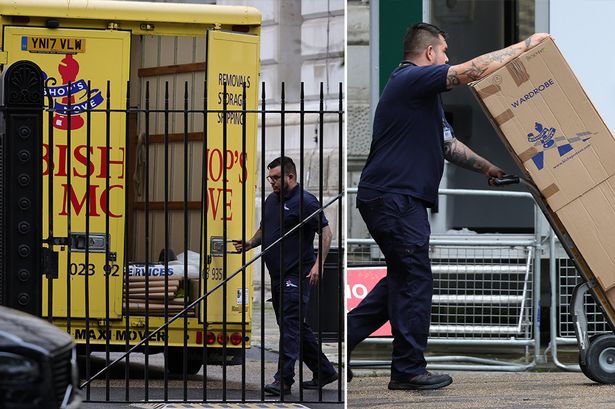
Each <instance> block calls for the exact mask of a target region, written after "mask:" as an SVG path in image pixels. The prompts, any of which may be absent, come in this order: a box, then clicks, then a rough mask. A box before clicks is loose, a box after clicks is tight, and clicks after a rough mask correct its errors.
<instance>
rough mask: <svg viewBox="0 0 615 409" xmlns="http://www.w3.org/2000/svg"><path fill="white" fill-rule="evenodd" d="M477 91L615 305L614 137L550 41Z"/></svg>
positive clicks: (483, 82) (476, 84)
mask: <svg viewBox="0 0 615 409" xmlns="http://www.w3.org/2000/svg"><path fill="white" fill-rule="evenodd" d="M470 85H471V88H472V89H473V91H474V92H475V95H476V96H477V98H478V99H479V101H480V103H481V105H482V107H483V109H484V110H485V112H486V113H487V115H488V117H489V118H490V120H491V122H492V124H493V125H494V127H495V128H496V129H497V130H498V134H499V135H500V137H501V138H502V140H503V141H504V143H505V145H506V146H507V148H508V150H509V151H510V152H511V153H512V154H513V157H514V158H515V160H516V162H517V164H518V165H519V167H520V168H521V169H522V170H523V171H524V172H525V175H524V176H525V177H528V178H530V179H531V180H532V181H533V182H534V184H535V185H536V186H537V187H538V189H539V190H540V192H541V194H542V196H543V200H544V201H545V202H546V205H547V208H548V209H549V210H550V211H551V212H552V214H554V215H556V219H558V220H559V221H560V222H561V223H562V225H563V226H564V228H565V233H567V234H568V235H569V236H570V238H571V240H572V242H573V243H574V246H576V248H577V249H578V251H579V252H580V254H581V255H582V257H583V259H584V260H585V262H586V263H587V265H588V266H589V268H590V270H591V272H589V273H590V276H591V277H595V278H596V280H597V281H598V283H599V285H600V287H601V288H602V289H603V291H604V292H605V294H606V295H607V298H609V300H610V302H611V306H613V305H615V240H613V239H614V238H615V236H614V235H615V233H613V232H615V177H614V175H615V138H614V137H613V134H612V133H611V132H610V131H609V129H608V128H607V126H606V124H605V123H604V121H603V120H602V118H601V117H600V115H599V114H598V112H597V111H596V109H595V108H594V106H593V105H592V103H591V101H590V100H589V98H588V97H587V94H586V93H585V91H584V90H583V88H582V87H581V84H580V83H579V81H578V80H577V78H576V77H575V75H574V73H573V72H572V70H571V69H570V67H569V65H568V63H567V62H566V60H565V59H564V57H563V55H562V54H561V52H560V51H559V49H558V48H557V46H556V45H555V43H554V42H553V41H552V40H551V39H547V40H544V41H543V42H542V43H540V44H539V45H538V46H536V47H535V48H533V49H531V50H529V51H527V52H525V53H523V54H521V55H520V56H519V57H517V58H515V59H514V60H512V61H511V62H509V63H508V64H506V65H505V66H504V67H502V68H500V69H499V70H497V71H495V72H494V73H492V74H491V75H489V76H487V77H486V78H483V79H482V80H480V81H477V82H474V83H472V84H470Z"/></svg>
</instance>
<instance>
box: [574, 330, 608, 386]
mask: <svg viewBox="0 0 615 409" xmlns="http://www.w3.org/2000/svg"><path fill="white" fill-rule="evenodd" d="M601 335H604V334H594V335H592V336H591V337H589V345H591V344H593V343H594V341H596V339H597V338H598V337H599V336H601ZM579 366H580V367H581V372H583V375H585V376H587V377H588V378H589V379H591V380H592V381H594V382H599V381H598V380H597V379H594V375H593V374H592V373H591V372H590V371H589V370H588V369H587V362H585V363H582V362H581V357H580V356H579Z"/></svg>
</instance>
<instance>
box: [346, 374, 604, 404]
mask: <svg viewBox="0 0 615 409" xmlns="http://www.w3.org/2000/svg"><path fill="white" fill-rule="evenodd" d="M437 372H444V371H437ZM447 373H449V374H450V375H451V376H452V377H453V384H452V385H450V386H448V387H446V388H443V389H440V390H436V391H390V390H388V389H387V384H388V382H389V372H388V371H384V370H356V371H354V374H355V377H354V379H353V380H352V382H350V383H349V384H348V408H349V409H350V408H373V407H375V406H383V405H386V407H387V409H394V408H420V409H448V408H454V409H479V408H489V409H492V408H497V409H517V408H524V409H546V408H549V409H550V408H562V409H563V408H565V409H571V408H592V409H609V408H615V385H600V384H597V383H595V382H592V381H590V380H589V379H588V378H586V377H585V375H583V374H581V373H577V372H479V371H463V372H461V371H447Z"/></svg>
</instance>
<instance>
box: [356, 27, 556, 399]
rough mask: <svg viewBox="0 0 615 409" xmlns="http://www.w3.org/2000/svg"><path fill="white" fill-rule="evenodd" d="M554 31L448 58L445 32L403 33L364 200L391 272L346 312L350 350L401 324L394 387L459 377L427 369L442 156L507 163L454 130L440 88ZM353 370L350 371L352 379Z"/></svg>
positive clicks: (474, 76) (382, 104) (485, 170)
mask: <svg viewBox="0 0 615 409" xmlns="http://www.w3.org/2000/svg"><path fill="white" fill-rule="evenodd" d="M546 37H548V34H544V33H542V34H534V35H533V36H531V37H529V38H528V39H527V40H525V41H522V42H519V43H517V44H513V45H511V46H510V47H507V48H504V49H502V50H498V51H494V52H491V53H488V54H484V55H481V56H479V57H476V58H474V59H472V60H470V61H467V62H465V63H462V64H459V65H449V64H448V57H447V55H446V52H447V48H448V45H447V43H446V34H445V33H444V31H442V30H440V29H439V28H438V27H436V26H434V25H431V24H426V23H418V24H415V25H414V26H412V27H410V28H409V29H408V31H407V32H406V35H405V37H404V60H403V61H402V62H401V63H400V64H399V67H397V68H396V69H395V70H394V71H393V72H392V73H391V76H390V77H389V81H388V83H387V85H386V87H385V89H384V91H383V92H382V96H381V97H380V101H379V102H378V107H377V108H376V113H375V115H374V125H373V135H372V143H371V147H370V152H369V156H368V157H367V163H366V164H365V167H364V169H363V172H362V173H361V179H360V181H359V189H358V192H357V207H358V208H359V212H360V213H361V216H362V217H363V220H365V224H366V225H367V228H368V230H369V232H370V234H371V236H372V237H373V238H374V240H375V241H376V243H378V246H379V247H380V250H382V253H383V254H384V256H385V259H386V265H387V275H386V277H384V278H383V279H382V280H380V281H379V282H378V283H377V284H376V286H375V287H374V288H373V290H372V291H371V292H370V293H369V294H368V295H367V297H365V298H364V299H363V301H362V302H361V303H360V304H359V305H358V306H357V307H356V308H355V309H353V310H352V311H350V313H348V317H347V328H348V349H349V351H352V349H353V348H354V347H356V346H357V345H358V344H359V343H360V342H361V341H362V340H363V339H365V338H366V337H368V336H369V335H370V334H371V333H372V332H374V331H375V330H376V329H378V328H379V327H380V326H382V325H383V324H384V323H386V322H387V321H390V323H391V330H392V333H393V356H392V362H391V381H390V382H389V385H388V387H389V389H402V390H404V389H438V388H442V387H445V386H448V385H450V384H451V383H452V382H453V380H452V378H451V377H450V376H449V375H446V374H431V373H429V372H428V371H427V370H426V362H425V357H424V352H425V350H426V348H427V338H428V335H429V324H430V319H431V298H432V294H433V278H432V274H431V266H430V262H429V235H430V227H429V220H428V218H427V208H432V207H435V206H436V204H437V199H438V185H439V183H440V179H441V177H442V172H443V168H444V159H447V160H448V161H449V162H451V163H454V164H456V165H459V166H461V167H464V168H466V169H469V170H473V171H475V172H479V173H482V174H484V175H485V176H486V177H487V178H488V179H489V181H490V182H489V183H492V179H493V178H498V177H502V176H503V174H504V172H502V170H501V169H500V168H498V167H497V166H495V165H493V164H492V163H491V162H489V161H487V160H486V159H484V158H482V157H480V156H479V155H477V154H476V153H474V152H473V151H472V150H470V149H469V148H468V147H467V146H465V145H464V144H463V143H462V142H461V141H459V140H458V139H456V138H455V134H454V132H453V129H452V128H451V126H450V125H449V124H448V122H447V121H446V118H445V117H444V110H443V108H442V100H441V97H440V94H441V93H442V92H445V91H447V90H449V89H451V88H452V87H454V86H458V85H465V84H468V83H469V82H471V81H476V80H479V79H481V78H484V77H485V76H487V75H489V74H491V73H492V72H494V71H495V70H496V69H498V68H500V67H502V66H503V65H504V64H506V63H507V62H508V61H510V60H512V59H513V58H515V57H516V56H518V55H520V54H521V53H522V52H524V51H526V50H529V49H530V48H532V47H534V46H536V45H537V44H538V43H539V42H540V41H542V40H543V39H544V38H546ZM350 375H351V373H349V380H350V378H351V376H350Z"/></svg>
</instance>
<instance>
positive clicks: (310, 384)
mask: <svg viewBox="0 0 615 409" xmlns="http://www.w3.org/2000/svg"><path fill="white" fill-rule="evenodd" d="M318 380H319V379H318V378H316V377H314V378H313V379H312V380H311V381H306V382H302V383H301V387H302V388H303V389H318V388H322V387H323V386H325V385H328V384H330V383H331V382H334V381H337V372H333V373H332V374H331V375H329V376H327V377H325V378H324V379H323V380H322V381H320V382H318Z"/></svg>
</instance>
